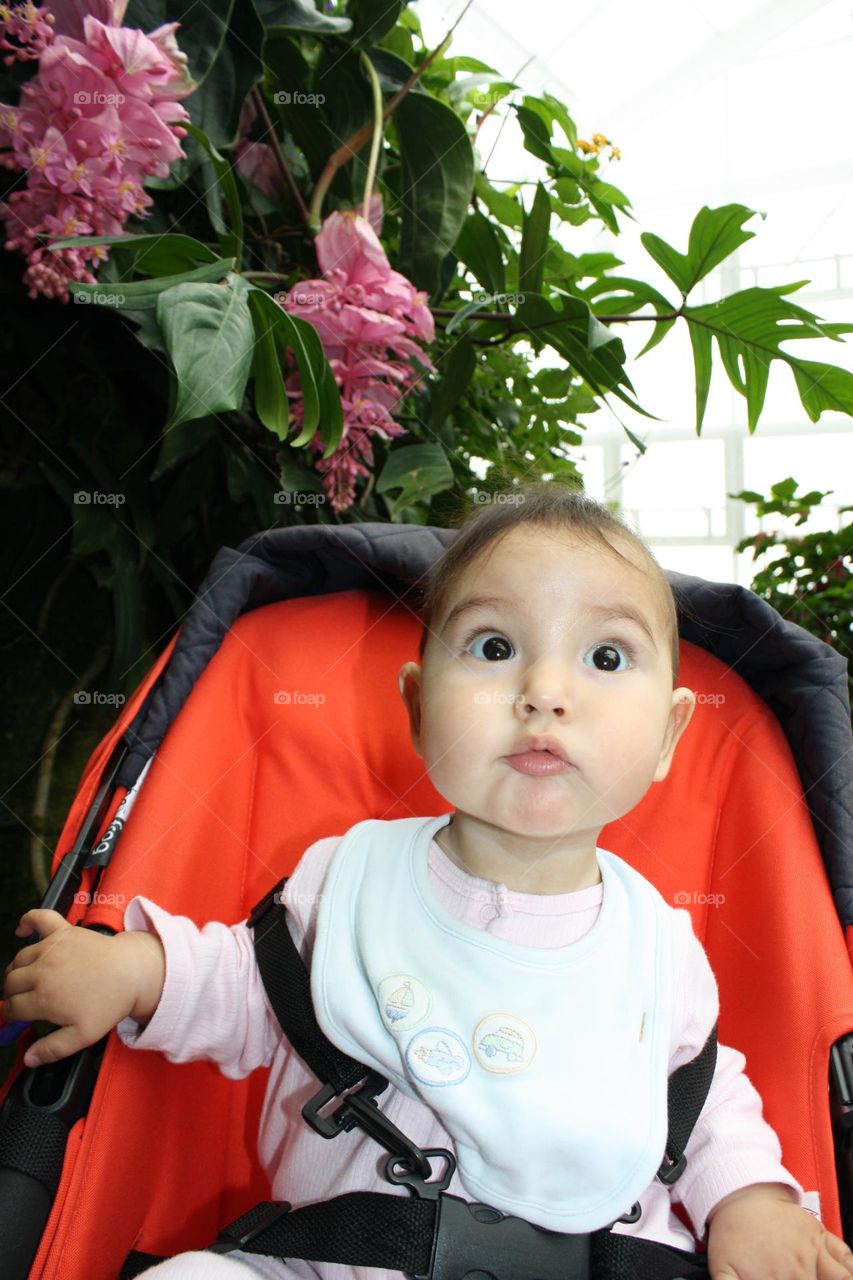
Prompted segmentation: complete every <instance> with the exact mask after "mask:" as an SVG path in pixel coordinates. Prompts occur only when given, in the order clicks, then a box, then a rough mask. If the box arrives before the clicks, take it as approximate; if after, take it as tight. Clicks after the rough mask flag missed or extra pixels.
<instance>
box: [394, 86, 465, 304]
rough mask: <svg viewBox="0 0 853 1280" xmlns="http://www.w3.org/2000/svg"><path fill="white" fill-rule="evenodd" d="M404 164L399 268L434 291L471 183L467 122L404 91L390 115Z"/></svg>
mask: <svg viewBox="0 0 853 1280" xmlns="http://www.w3.org/2000/svg"><path fill="white" fill-rule="evenodd" d="M394 119H395V121H396V126H397V137H398V139H399V143H400V160H401V164H402V178H403V181H402V190H401V195H400V199H401V204H402V217H401V225H400V261H399V269H400V270H401V271H402V272H403V274H404V275H405V276H408V278H409V279H410V280H411V281H412V283H413V284H414V285H415V286H416V287H417V288H418V289H425V290H427V292H429V293H434V292H435V290H436V289H437V287H438V283H439V268H440V266H441V263H442V261H443V259H444V258H446V256H447V255H448V254H449V253H450V252H451V251H452V249H453V246H454V244H455V243H456V237H457V236H458V235H459V231H460V229H461V227H462V223H463V221H464V218H465V213H466V210H467V208H468V202H469V200H470V199H471V190H472V187H473V183H474V152H473V150H472V147H471V139H470V138H469V137H468V134H467V132H466V130H465V125H464V124H463V123H462V121H461V120H460V119H459V117H458V116H457V115H456V113H455V112H454V111H452V110H451V109H450V107H448V106H445V104H444V103H443V102H439V101H438V99H437V98H430V97H428V96H427V95H426V94H413V93H410V94H407V95H406V97H405V98H404V99H403V101H402V102H401V103H400V105H399V106H398V107H397V110H396V112H395V115H394Z"/></svg>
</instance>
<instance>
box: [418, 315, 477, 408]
mask: <svg viewBox="0 0 853 1280" xmlns="http://www.w3.org/2000/svg"><path fill="white" fill-rule="evenodd" d="M475 367H476V358H475V356H474V347H473V344H472V343H471V341H470V339H469V338H467V337H465V338H461V339H460V340H459V342H456V343H454V345H453V346H452V347H451V348H450V350H449V352H447V353H446V354H445V355H444V356H443V357H442V359H441V362H440V365H439V368H440V371H441V373H442V375H443V376H442V378H441V381H440V382H437V383H433V385H432V387H431V395H430V419H429V420H430V427H431V428H432V430H433V431H437V430H439V428H440V427H441V426H442V424H443V422H444V420H445V418H446V417H447V415H448V414H449V413H450V412H451V411H452V409H453V406H454V405H455V404H456V403H457V402H458V400H459V397H460V396H462V395H463V394H464V392H465V391H466V390H467V388H468V385H469V383H470V382H471V379H472V377H473V376H474V369H475Z"/></svg>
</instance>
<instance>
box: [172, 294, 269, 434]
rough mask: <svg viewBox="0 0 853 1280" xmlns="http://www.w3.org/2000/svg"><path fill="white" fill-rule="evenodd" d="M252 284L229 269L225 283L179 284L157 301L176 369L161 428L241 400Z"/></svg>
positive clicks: (248, 361)
mask: <svg viewBox="0 0 853 1280" xmlns="http://www.w3.org/2000/svg"><path fill="white" fill-rule="evenodd" d="M251 287H252V286H251V285H250V284H249V282H248V281H247V280H244V279H243V277H242V276H238V275H230V276H229V277H228V279H227V281H226V282H225V283H224V284H220V285H216V284H178V285H175V286H174V287H173V288H171V289H167V290H166V291H165V293H162V294H161V295H160V297H159V299H158V301H157V321H158V323H159V325H160V328H161V330H162V331H163V334H164V336H165V339H166V346H167V350H168V352H169V356H170V358H171V360H172V364H173V365H174V369H175V373H176V375H177V390H176V395H175V405H174V409H173V410H172V413H171V415H170V418H169V422H168V423H167V425H166V430H169V429H170V428H171V427H174V426H176V425H177V424H178V423H181V422H188V421H191V420H192V419H193V418H203V417H205V416H206V415H207V414H209V413H225V412H228V411H229V410H231V409H239V408H241V407H242V404H243V396H244V394H245V390H246V383H247V382H248V379H249V371H250V369H251V367H252V355H253V352H254V337H255V335H254V328H253V325H252V316H251V312H250V311H249V302H248V294H249V292H250V290H251Z"/></svg>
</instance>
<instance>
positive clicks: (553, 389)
mask: <svg viewBox="0 0 853 1280" xmlns="http://www.w3.org/2000/svg"><path fill="white" fill-rule="evenodd" d="M536 385H537V387H538V388H539V390H540V392H541V393H542V395H543V396H545V398H546V399H549V400H561V399H563V398H564V397H565V396H567V395H568V394H569V392H570V391H571V389H572V371H571V369H540V370H539V372H538V373H537V375H536Z"/></svg>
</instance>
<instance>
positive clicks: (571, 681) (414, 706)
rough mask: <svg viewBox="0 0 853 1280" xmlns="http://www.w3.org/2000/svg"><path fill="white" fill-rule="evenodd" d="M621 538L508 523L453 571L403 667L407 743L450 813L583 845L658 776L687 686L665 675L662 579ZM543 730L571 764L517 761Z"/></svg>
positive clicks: (680, 721) (682, 712) (687, 699)
mask: <svg viewBox="0 0 853 1280" xmlns="http://www.w3.org/2000/svg"><path fill="white" fill-rule="evenodd" d="M618 547H619V550H620V551H621V552H622V554H623V555H624V556H625V557H627V559H621V558H620V557H619V556H618V555H616V554H615V553H613V552H610V551H608V550H606V548H604V547H601V546H599V545H598V544H588V543H585V542H580V541H578V540H576V539H574V538H573V537H572V536H571V535H569V534H566V533H563V532H558V531H551V530H542V529H532V528H530V527H529V526H528V527H518V528H515V529H513V530H512V531H511V532H510V533H509V534H507V535H506V536H505V537H504V538H503V540H502V541H500V542H499V543H497V544H496V545H493V546H492V547H490V548H487V550H486V552H485V553H484V554H483V555H482V556H481V557H480V558H479V559H478V560H477V561H476V562H475V563H473V564H472V565H470V566H469V567H468V569H467V570H466V572H465V574H464V575H463V576H462V578H461V579H460V580H459V582H458V583H457V585H456V589H455V590H454V591H453V594H452V598H451V599H450V600H449V601H448V603H447V606H446V608H445V611H444V616H443V617H442V618H439V619H437V630H436V631H435V632H434V633H433V635H432V636H430V639H429V643H428V645H427V649H426V653H425V655H424V665H423V668H422V669H421V668H419V667H418V666H417V664H415V663H406V665H405V666H404V667H403V668H402V670H401V672H400V687H401V692H402V693H403V696H404V699H405V701H406V703H407V706H408V708H409V713H410V717H411V727H412V739H413V742H414V744H415V747H416V749H417V750H418V752H419V754H420V755H421V756H423V758H424V761H425V763H426V766H427V770H428V772H429V776H430V779H431V781H432V782H433V784H434V786H435V787H436V788H437V790H438V791H439V792H440V793H441V794H442V795H443V796H444V797H445V798H446V799H447V800H448V801H449V802H450V803H451V804H453V805H454V806H455V807H456V809H458V810H459V811H460V813H464V814H469V815H472V816H473V817H475V818H477V819H478V820H479V822H483V823H487V824H491V825H494V826H497V827H499V828H501V829H503V830H504V831H509V832H514V833H516V834H517V835H528V836H540V837H555V838H557V839H559V840H561V842H562V841H565V843H566V845H567V847H571V848H575V849H577V850H578V851H580V850H590V849H594V847H595V844H596V843H597V839H598V834H599V832H600V831H601V828H602V827H603V826H604V825H605V823H607V822H610V821H613V820H614V819H616V818H618V817H621V816H622V815H623V814H625V813H627V812H628V811H629V810H630V809H632V808H633V807H634V805H636V804H637V803H638V802H639V801H640V800H641V799H642V797H643V796H644V795H645V793H646V791H647V790H648V788H649V786H650V785H651V783H652V782H653V781H656V780H659V779H660V778H663V777H665V776H666V774H667V772H668V770H669V765H670V762H671V759H672V754H673V752H674V750H675V745H676V742H677V741H678V738H679V736H680V734H681V732H682V731H683V729H684V728H685V727H686V725H687V722H688V721H689V719H690V715H691V713H692V710H693V704H694V698H693V694H692V693H691V692H690V690H689V689H684V688H681V689H675V690H673V688H672V669H671V659H670V641H669V635H668V632H667V628H666V615H665V612H664V609H663V604H662V602H661V597H660V586H659V584H658V583H657V582H656V580H655V578H654V577H653V574H652V571H651V569H650V567H649V566H648V565H647V563H646V562H645V561H644V560H643V558H642V555H641V553H640V552H639V551H638V549H637V548H636V547H635V546H634V545H633V544H632V543H631V542H630V541H629V540H627V539H622V538H620V539H619V542H618ZM475 597H494V599H495V603H492V604H473V603H472V602H473V600H474V598H475ZM542 735H547V736H549V737H551V738H552V739H553V740H554V745H555V746H557V747H558V748H559V749H560V750H561V751H562V753H563V754H564V755H565V757H566V758H567V760H568V762H569V763H568V765H562V766H561V765H560V764H559V763H558V762H557V761H555V760H554V759H553V758H552V757H549V756H546V755H545V754H544V753H541V754H539V755H537V756H535V757H534V764H533V767H534V768H537V766H538V770H539V771H536V772H528V771H524V768H525V767H524V765H523V763H522V762H521V761H520V760H518V759H516V760H515V761H513V760H512V759H511V757H513V756H514V755H517V754H518V753H519V752H520V751H522V750H523V748H524V746H525V739H527V738H529V737H537V736H542ZM543 768H544V769H545V770H549V771H546V772H543V771H542V769H543Z"/></svg>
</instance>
